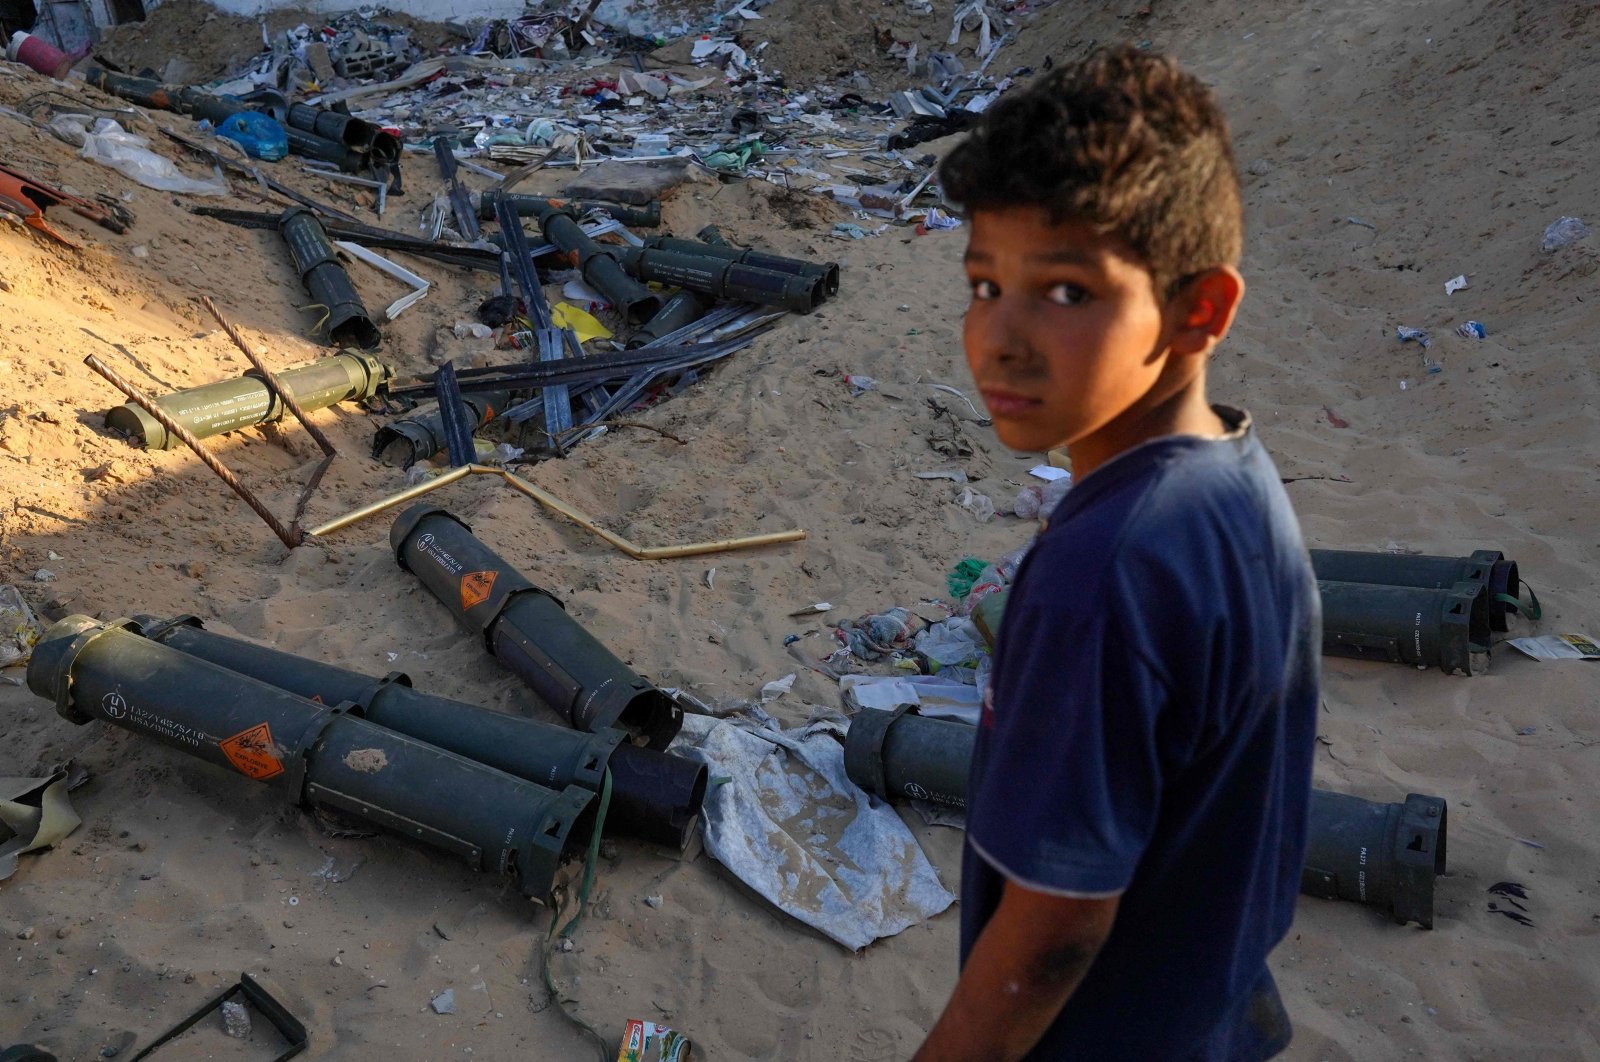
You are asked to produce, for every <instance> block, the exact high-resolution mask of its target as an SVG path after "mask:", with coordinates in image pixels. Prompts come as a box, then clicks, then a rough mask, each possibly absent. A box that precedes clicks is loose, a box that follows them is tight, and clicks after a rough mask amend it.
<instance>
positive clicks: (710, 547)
mask: <svg viewBox="0 0 1600 1062" xmlns="http://www.w3.org/2000/svg"><path fill="white" fill-rule="evenodd" d="M471 475H484V476H499V477H500V478H501V479H503V480H505V481H506V483H507V484H509V485H510V486H511V488H512V489H513V490H517V491H520V492H521V493H523V494H526V495H527V496H528V497H530V498H532V499H533V500H534V501H536V502H538V503H539V504H540V505H543V506H544V507H545V508H546V509H550V510H552V511H554V512H556V513H559V514H560V515H562V516H564V517H566V518H567V519H568V520H571V521H572V522H573V523H575V524H577V525H578V526H579V527H581V528H583V529H584V530H585V531H588V532H590V533H592V534H594V535H597V536H599V537H600V538H603V539H605V540H606V541H607V542H608V543H610V544H611V545H613V546H615V547H616V548H617V549H619V550H621V551H622V552H624V553H626V554H627V555H628V556H630V557H632V558H633V559H634V560H671V559H675V558H678V557H698V556H700V555H702V554H705V553H725V552H729V551H732V550H737V549H756V548H758V547H760V546H775V545H779V544H780V543H784V542H799V541H800V540H802V539H804V538H805V537H806V533H805V532H804V531H801V530H798V529H796V530H793V531H770V532H768V533H766V534H762V535H745V536H743V537H740V538H721V539H716V540H714V541H711V542H688V543H684V544H683V545H681V546H640V545H637V544H635V543H633V542H631V541H629V540H628V539H625V538H623V537H622V536H621V535H619V534H617V533H616V532H614V531H608V530H606V529H605V528H604V527H601V526H600V525H599V524H597V523H595V521H594V518H593V517H591V516H589V515H588V514H587V513H585V512H583V511H582V510H580V509H578V508H576V507H575V506H572V505H569V504H568V503H566V502H564V501H562V500H561V499H560V498H557V497H556V496H555V495H553V494H551V493H549V492H548V491H546V490H544V489H543V488H541V487H539V486H537V485H536V484H533V483H529V482H528V481H527V480H525V479H523V478H522V477H520V476H518V475H516V474H515V473H513V472H510V471H507V470H506V469H504V468H495V467H493V466H491V465H464V466H462V467H461V468H452V469H451V470H450V471H448V472H445V473H443V474H441V475H439V476H436V477H435V478H433V479H430V480H427V481H425V482H422V483H418V484H417V485H416V486H414V487H407V488H406V489H405V490H403V491H400V492H399V493H398V494H391V495H390V496H389V497H387V498H380V499H379V500H378V501H375V502H372V503H371V504H369V505H363V506H362V507H361V508H359V509H356V510H355V511H353V512H348V513H345V514H344V515H343V516H341V517H338V518H336V519H333V520H329V521H328V522H327V523H325V524H322V525H320V526H318V527H313V528H312V529H311V530H310V531H308V532H306V533H307V534H308V535H310V536H311V537H313V538H318V537H321V536H323V535H331V534H333V533H334V532H335V531H339V530H342V529H343V528H346V527H349V526H350V525H351V524H356V523H360V522H361V521H362V520H366V519H369V518H370V517H373V516H377V515H378V514H379V513H382V512H387V511H388V510H390V509H393V508H394V507H396V506H398V505H404V504H405V503H406V502H408V501H415V500H416V499H418V498H420V497H422V496H423V495H425V494H429V493H431V492H433V491H436V490H438V489H439V488H440V487H447V486H449V485H450V484H452V483H454V482H456V481H457V480H461V479H465V478H466V477H467V476H471Z"/></svg>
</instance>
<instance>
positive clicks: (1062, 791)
mask: <svg viewBox="0 0 1600 1062" xmlns="http://www.w3.org/2000/svg"><path fill="white" fill-rule="evenodd" d="M1032 596H1033V597H1034V600H1035V601H1038V599H1039V597H1041V596H1042V595H1032ZM1017 603H1021V604H1024V608H1022V609H1020V610H1018V613H1019V614H1013V612H1012V609H1011V608H1009V607H1008V608H1007V615H1006V621H1005V622H1006V625H1005V635H1004V638H1003V640H1002V648H1001V659H1000V660H999V661H998V667H997V673H996V676H995V677H996V682H995V684H994V687H993V689H992V691H991V694H990V696H991V698H992V700H991V703H990V704H989V705H988V706H987V707H988V710H987V711H986V712H985V713H984V719H983V721H982V723H981V725H982V726H983V727H984V731H983V733H982V734H981V735H980V737H979V756H980V759H981V763H982V769H981V771H979V772H976V774H975V782H976V785H975V787H974V791H973V792H972V793H971V794H970V795H969V813H968V821H967V837H968V841H969V842H970V843H971V844H972V846H973V848H974V849H975V850H976V852H977V854H978V855H980V856H981V857H983V858H984V859H985V860H986V861H987V862H988V863H990V864H991V865H992V866H993V867H994V868H995V869H996V870H997V871H999V872H1000V873H1001V874H1003V875H1004V876H1005V877H1006V878H1008V879H1010V880H1012V881H1014V882H1016V883H1017V884H1019V885H1022V886H1024V887H1027V888H1030V889H1034V890H1037V891H1041V892H1048V893H1054V894H1058V895H1064V896H1079V897H1101V896H1113V895H1116V894H1118V893H1120V892H1122V891H1123V890H1124V889H1126V888H1127V887H1128V884H1129V882H1130V881H1131V880H1132V878H1133V873H1134V869H1135V867H1137V866H1138V864H1139V860H1140V857H1141V856H1142V855H1143V854H1144V850H1145V848H1146V846H1147V845H1148V844H1149V842H1150V838H1151V836H1152V834H1153V833H1154V830H1155V825H1156V819H1157V815H1158V812H1159V808H1160V804H1161V793H1162V776H1161V764H1162V757H1161V754H1160V750H1159V745H1158V732H1159V726H1160V722H1161V715H1162V711H1163V709H1164V707H1165V706H1166V703H1167V700H1168V694H1167V690H1166V688H1165V686H1164V684H1163V683H1162V682H1161V680H1160V678H1159V677H1158V676H1157V675H1156V674H1155V673H1154V672H1153V671H1152V669H1151V668H1150V667H1149V666H1148V665H1147V664H1146V663H1145V661H1144V659H1143V656H1142V654H1141V653H1140V652H1139V649H1138V647H1137V646H1136V645H1133V644H1130V642H1129V640H1128V638H1127V637H1126V636H1125V635H1124V633H1123V630H1122V628H1121V627H1120V625H1118V624H1117V623H1116V621H1115V619H1114V617H1115V616H1116V615H1117V609H1116V608H1115V607H1113V606H1111V605H1110V604H1109V603H1108V602H1101V604H1100V605H1099V607H1095V608H1092V609H1079V608H1075V607H1071V606H1070V604H1069V603H1068V602H1066V601H1063V600H1054V601H1046V602H1042V603H1039V604H1035V605H1033V607H1028V603H1027V602H1017Z"/></svg>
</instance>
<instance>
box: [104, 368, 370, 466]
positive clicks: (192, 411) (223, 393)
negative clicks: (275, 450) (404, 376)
mask: <svg viewBox="0 0 1600 1062" xmlns="http://www.w3.org/2000/svg"><path fill="white" fill-rule="evenodd" d="M390 372H391V370H390V369H389V367H388V366H387V365H385V364H384V363H383V362H381V361H379V360H378V359H377V358H374V357H372V356H370V355H367V354H360V353H357V352H355V351H353V350H346V351H341V352H340V353H338V354H335V355H333V356H332V357H330V358H322V359H321V360H319V361H314V362H312V363H311V364H310V365H301V366H299V367H298V368H294V369H288V370H286V371H284V372H280V373H278V374H276V375H277V378H278V383H280V384H282V385H283V388H284V390H286V391H288V392H289V394H290V395H291V396H292V397H293V398H294V400H295V401H296V402H297V403H299V405H300V408H301V409H304V410H306V411H308V412H309V411H311V410H313V409H326V408H327V407H328V406H332V405H336V404H338V403H340V402H345V401H350V400H362V399H367V398H371V397H372V396H373V395H374V394H376V393H377V391H378V387H379V386H380V385H381V384H383V383H384V382H385V381H387V380H388V379H389V376H390ZM156 404H157V405H158V406H160V407H161V408H162V409H164V410H166V411H167V412H168V413H170V414H171V415H172V418H173V419H174V420H176V421H177V422H178V423H179V424H182V425H183V426H184V427H186V428H188V429H189V431H190V432H192V433H193V434H194V436H195V437H196V438H199V439H206V438H209V437H211V436H213V435H221V434H223V433H224V432H230V431H237V430H238V429H240V428H248V427H250V426H251V425H253V424H265V423H267V422H269V421H275V420H281V419H283V415H284V413H285V412H286V410H285V408H284V405H283V403H282V402H281V401H279V400H278V398H277V396H276V395H274V394H273V393H272V391H271V389H270V388H268V387H267V385H266V383H264V382H263V381H262V380H261V378H260V376H258V375H257V374H256V373H255V372H254V371H253V370H252V371H251V372H247V373H245V374H244V375H243V376H240V377H238V378H237V379H233V380H219V381H217V382H216V383H209V384H204V385H203V386H200V387H191V388H189V389H187V390H184V391H175V392H173V393H172V394H170V395H163V396H162V397H160V398H158V399H156ZM106 427H108V428H111V429H112V430H113V431H118V432H121V433H122V434H123V435H126V436H128V437H129V438H130V439H138V440H140V441H142V442H143V443H144V445H145V448H146V449H149V450H170V449H172V448H173V447H176V446H179V445H181V444H180V443H179V442H178V440H177V439H176V438H173V437H171V436H169V435H168V434H167V429H165V428H163V427H162V426H161V425H160V424H159V423H157V421H156V419H155V418H154V417H152V416H151V415H150V414H148V413H146V412H145V411H144V410H142V409H140V408H139V407H138V406H136V405H134V404H133V403H132V402H127V403H124V404H123V405H120V406H117V407H116V408H114V409H111V410H108V411H107V412H106Z"/></svg>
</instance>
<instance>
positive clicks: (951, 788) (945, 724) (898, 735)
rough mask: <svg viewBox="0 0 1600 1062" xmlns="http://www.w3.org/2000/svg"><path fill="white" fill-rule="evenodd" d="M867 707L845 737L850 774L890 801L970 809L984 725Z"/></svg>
mask: <svg viewBox="0 0 1600 1062" xmlns="http://www.w3.org/2000/svg"><path fill="white" fill-rule="evenodd" d="M910 711H911V710H910V708H909V707H908V706H904V705H902V706H901V707H899V708H896V709H895V710H894V711H892V712H886V711H881V710H879V709H874V708H863V709H862V710H861V711H859V712H857V713H856V714H855V716H854V717H853V718H852V719H851V720H850V731H849V733H847V734H846V735H845V740H844V770H845V774H847V775H848V776H849V777H850V780H851V781H852V782H854V783H855V784H856V785H858V786H860V787H861V788H862V789H865V790H866V791H867V792H869V793H872V794H874V795H876V796H879V797H882V798H883V799H884V800H896V799H910V800H927V801H931V802H932V803H935V804H939V805H942V806H944V807H949V808H955V809H956V810H958V811H964V810H966V807H967V770H968V768H969V767H970V766H971V763H972V746H973V742H974V741H975V740H976V739H977V734H978V728H977V727H975V726H970V725H968V724H966V723H961V722H956V721H954V720H951V719H932V718H929V717H927V716H922V715H912V714H909V713H910Z"/></svg>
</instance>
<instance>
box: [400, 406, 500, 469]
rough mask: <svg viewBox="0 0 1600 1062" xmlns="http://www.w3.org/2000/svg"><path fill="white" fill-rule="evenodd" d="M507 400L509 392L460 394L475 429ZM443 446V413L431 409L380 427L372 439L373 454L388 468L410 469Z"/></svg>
mask: <svg viewBox="0 0 1600 1062" xmlns="http://www.w3.org/2000/svg"><path fill="white" fill-rule="evenodd" d="M510 400H511V392H509V391H491V392H489V393H488V394H480V395H463V396H462V397H461V406H462V415H463V417H464V419H465V420H466V421H467V423H469V424H472V425H473V426H474V427H473V430H474V431H476V430H477V429H478V428H482V427H483V426H484V425H486V424H488V423H489V422H490V421H491V420H493V419H494V418H495V417H496V416H497V415H499V413H500V412H501V411H503V410H504V409H505V408H506V403H507V402H509V401H510ZM445 447H446V442H445V430H444V412H443V410H440V409H434V410H432V411H430V412H428V413H419V414H416V415H414V416H410V417H405V418H402V419H401V420H397V421H395V422H394V423H392V424H386V425H384V426H383V427H381V428H379V429H378V431H377V433H376V434H375V435H374V436H373V439H372V456H373V457H374V458H375V459H376V460H379V461H382V462H383V463H384V464H386V465H389V466H390V467H391V468H409V467H410V466H411V465H414V464H416V463H417V462H418V461H426V460H427V459H428V458H430V457H432V456H433V455H434V454H437V453H439V452H441V451H443V450H444V449H445Z"/></svg>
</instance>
